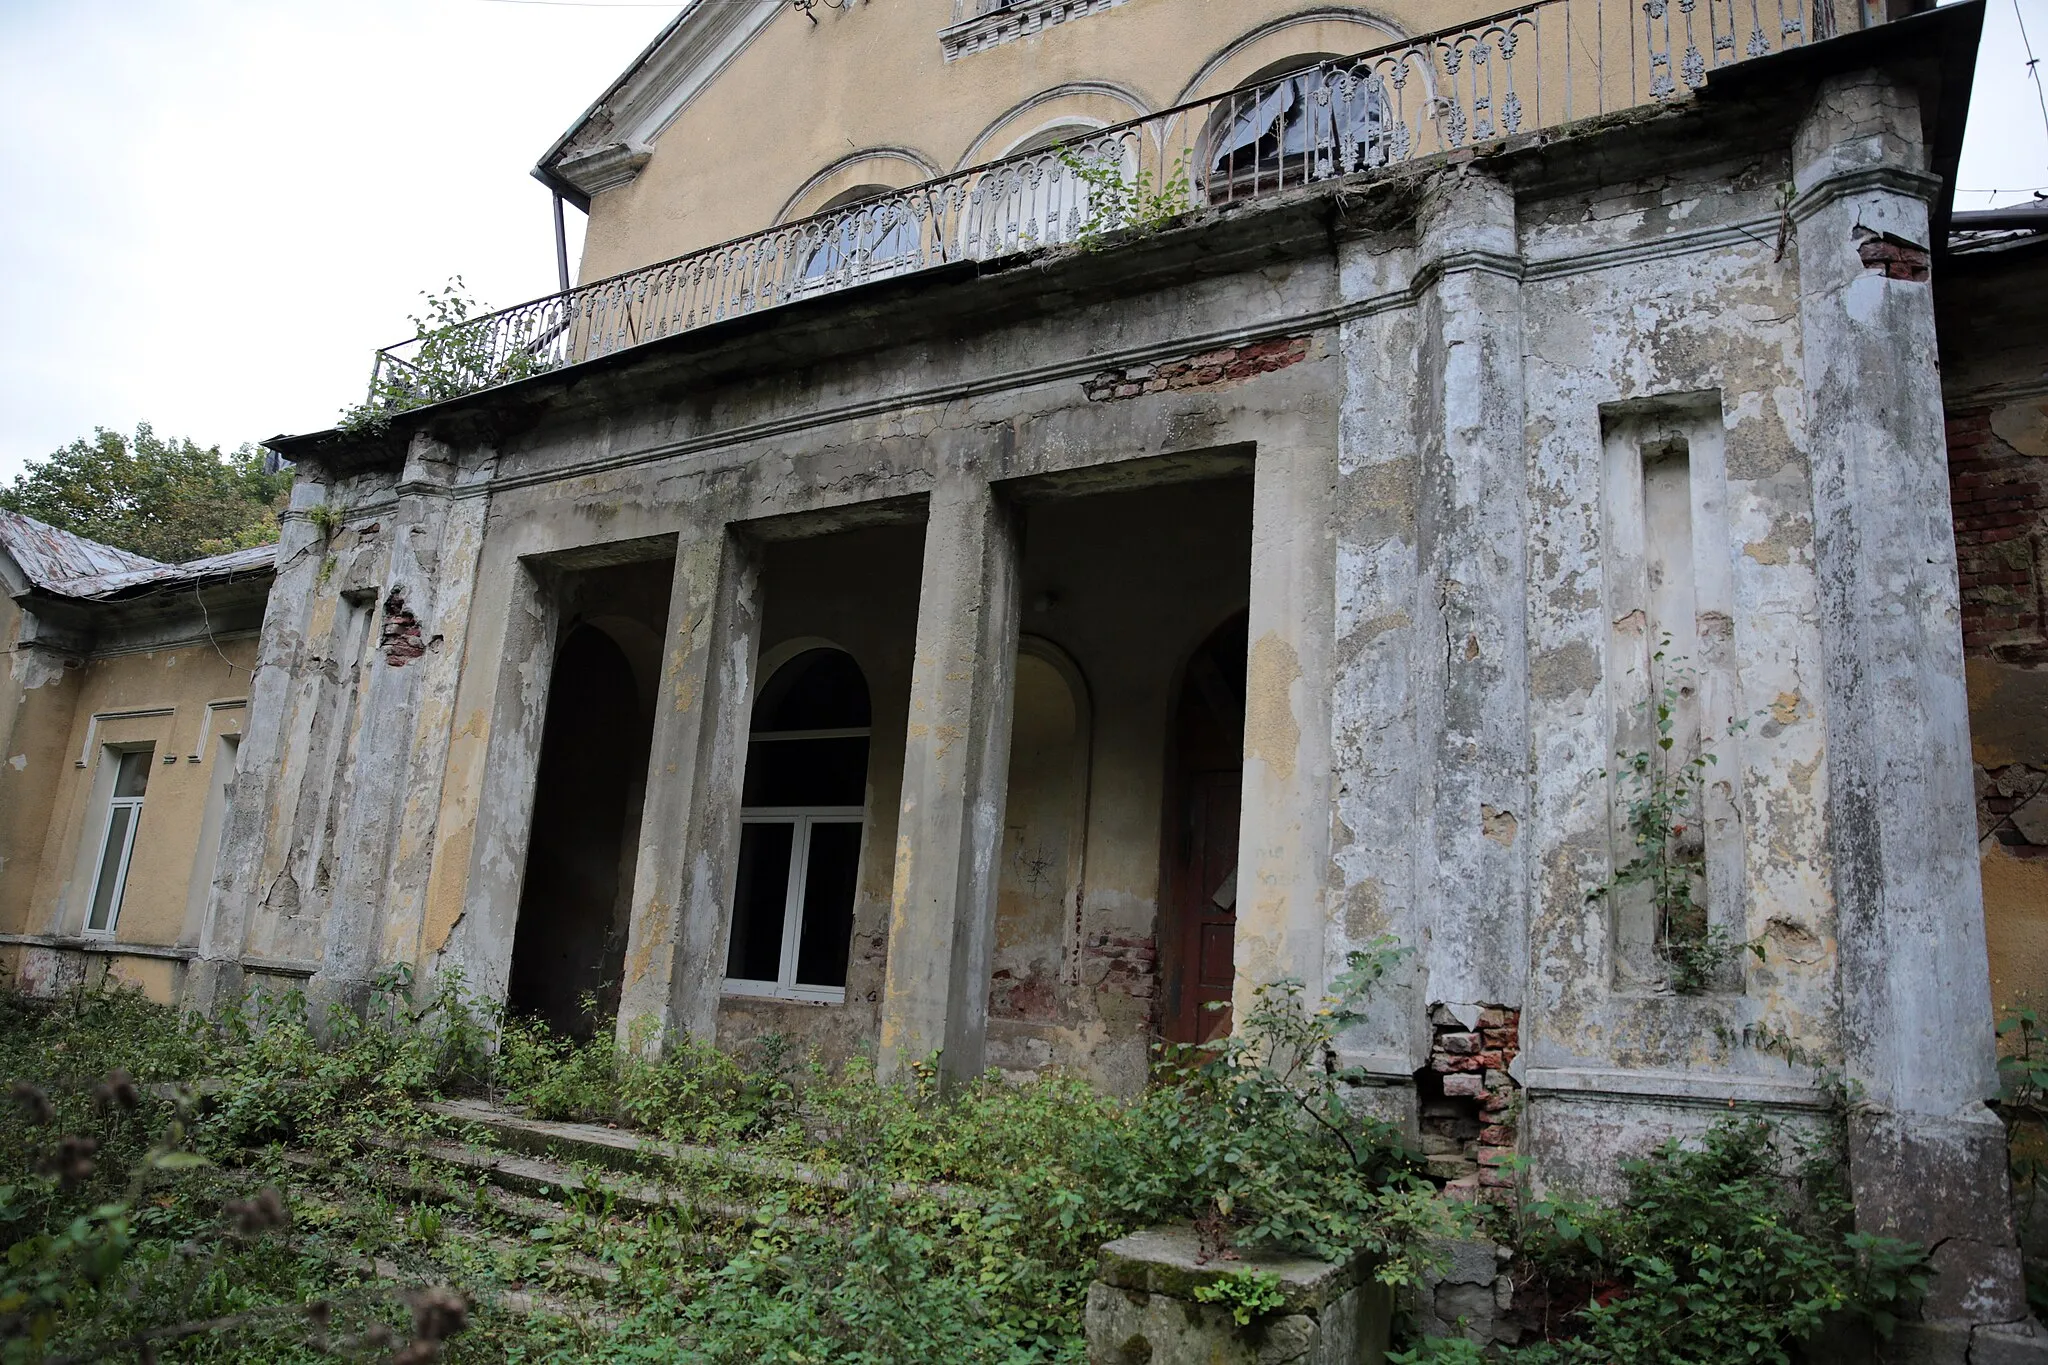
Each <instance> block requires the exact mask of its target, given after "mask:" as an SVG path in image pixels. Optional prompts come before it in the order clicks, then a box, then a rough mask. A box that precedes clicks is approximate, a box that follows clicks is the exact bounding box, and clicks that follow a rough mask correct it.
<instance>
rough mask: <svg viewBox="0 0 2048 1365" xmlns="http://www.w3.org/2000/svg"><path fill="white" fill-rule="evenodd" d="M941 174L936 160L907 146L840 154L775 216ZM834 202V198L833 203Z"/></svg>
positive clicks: (820, 208) (787, 218)
mask: <svg viewBox="0 0 2048 1365" xmlns="http://www.w3.org/2000/svg"><path fill="white" fill-rule="evenodd" d="M941 174H943V172H941V171H940V169H939V165H938V163H937V162H935V161H933V160H932V159H931V158H930V157H928V156H926V155H925V154H924V153H922V152H919V151H914V150H912V149H911V148H908V147H868V148H865V149H863V150H861V151H858V152H851V153H849V154H847V155H846V156H842V157H840V158H839V159H838V160H837V161H835V162H833V163H832V164H831V165H829V166H827V167H825V168H824V169H823V170H820V171H819V172H817V173H816V174H815V175H813V176H812V177H811V178H810V179H808V180H806V181H804V183H803V184H802V185H800V186H798V187H797V191H796V193H795V194H792V195H790V196H789V198H788V199H787V200H785V201H784V202H783V205H782V211H781V212H780V213H778V214H776V215H775V221H776V222H777V223H778V224H781V223H789V222H794V221H796V220H797V219H799V218H808V217H810V216H811V215H813V214H817V213H824V212H826V211H827V206H828V205H829V206H831V207H838V205H840V204H844V203H846V202H848V195H847V191H849V190H852V189H857V188H858V189H869V190H870V192H871V193H876V194H882V193H887V192H888V191H890V190H900V189H904V188H906V187H908V186H911V185H915V184H918V183H919V182H921V181H925V180H936V179H938V177H939V176H940V175H941ZM835 201H837V202H836V203H835Z"/></svg>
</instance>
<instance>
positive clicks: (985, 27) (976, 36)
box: [939, 0, 1126, 62]
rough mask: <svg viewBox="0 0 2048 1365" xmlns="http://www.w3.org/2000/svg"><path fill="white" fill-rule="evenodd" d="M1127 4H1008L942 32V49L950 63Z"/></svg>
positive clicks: (1093, 0)
mask: <svg viewBox="0 0 2048 1365" xmlns="http://www.w3.org/2000/svg"><path fill="white" fill-rule="evenodd" d="M1124 3H1126V0H1008V2H1007V3H1001V2H1000V0H999V3H998V5H997V7H996V8H994V9H991V10H989V12H988V13H986V14H978V15H976V16H975V17H974V18H972V19H966V20H963V21H961V22H960V23H957V24H953V25H951V26H949V27H947V28H942V29H940V30H939V48H940V50H941V51H943V52H944V53H945V54H946V60H947V61H949V62H952V61H958V60H959V59H960V58H962V57H965V56H969V55H970V54H972V53H976V52H986V51H988V50H989V49H990V48H993V47H1001V46H1003V45H1004V44H1005V43H1014V42H1017V41H1019V40H1020V39H1024V38H1033V37H1036V36H1037V35H1039V34H1041V33H1043V32H1045V31H1046V30H1047V29H1049V28H1052V27H1053V26H1055V25H1057V24H1065V23H1071V22H1072V21H1073V20H1076V19H1085V18H1087V17H1088V16H1089V15H1091V14H1101V13H1103V12H1104V11H1106V10H1113V9H1115V8H1117V7H1118V6H1119V5H1122V4H1124Z"/></svg>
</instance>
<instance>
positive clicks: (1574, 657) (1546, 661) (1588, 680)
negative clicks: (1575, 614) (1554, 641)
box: [1529, 640, 1600, 701]
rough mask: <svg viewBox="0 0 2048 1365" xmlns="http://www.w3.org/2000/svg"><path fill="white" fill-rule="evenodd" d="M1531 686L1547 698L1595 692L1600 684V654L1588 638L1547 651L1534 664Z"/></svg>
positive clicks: (1534, 690)
mask: <svg viewBox="0 0 2048 1365" xmlns="http://www.w3.org/2000/svg"><path fill="white" fill-rule="evenodd" d="M1529 686H1530V690H1531V691H1532V692H1534V693H1535V695H1536V696H1538V697H1540V698H1542V699H1543V700H1545V701H1562V700H1564V699H1565V698H1567V697H1572V696H1577V695H1579V694H1581V693H1587V692H1591V691H1593V690H1594V689H1595V688H1597V687H1599V686H1600V657H1599V655H1598V653H1596V652H1595V650H1594V648H1593V646H1592V645H1591V644H1589V643H1588V642H1586V641H1584V640H1578V641H1574V642H1573V643H1571V644H1569V645H1565V646H1563V647H1562V648H1559V649H1549V650H1545V651H1544V652H1543V653H1541V654H1539V655H1537V656H1536V659H1535V662H1534V663H1533V664H1532V665H1531V666H1530V669H1529Z"/></svg>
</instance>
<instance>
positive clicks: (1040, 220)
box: [370, 0, 1832, 410]
mask: <svg viewBox="0 0 2048 1365" xmlns="http://www.w3.org/2000/svg"><path fill="white" fill-rule="evenodd" d="M975 3H979V0H975ZM1831 3H1832V0H1814V3H1813V5H1812V8H1811V9H1809V8H1808V7H1807V5H1806V3H1805V2H1804V0H1536V3H1532V4H1527V5H1522V6H1520V7H1518V8H1515V9H1511V10H1506V11H1503V12H1501V13H1499V14H1495V15H1492V16H1490V17H1488V18H1486V19H1482V20H1478V21H1476V22H1473V23H1470V24H1464V25H1461V26H1458V27H1455V28H1447V29H1443V30H1440V31H1438V32H1436V33H1430V34H1425V35H1422V36H1420V37H1416V38H1410V39H1406V40H1403V41H1401V42H1397V43H1389V44H1387V45H1386V46H1384V47H1378V48H1374V49H1372V50H1370V51H1367V52H1362V53H1359V54H1358V55H1356V56H1353V57H1347V58H1344V59H1342V60H1337V61H1329V62H1324V63H1322V64H1321V65H1319V66H1313V67H1309V68H1307V69H1305V70H1302V71H1298V72H1295V73H1292V74H1289V75H1285V76H1279V77H1275V78H1273V79H1271V80H1266V81H1262V82H1259V83H1257V84H1255V85H1251V86H1248V87H1245V88H1242V89H1238V90H1233V91H1231V92H1229V93H1227V94H1223V95H1217V96H1214V97H1211V98H1208V99H1202V100H1196V101H1193V102H1190V103H1187V104H1182V105H1179V106H1176V107H1174V108H1172V109H1166V110H1162V111H1160V112H1158V113H1155V114H1149V115H1147V116H1145V117H1143V118H1139V119H1134V120H1132V121H1130V122H1128V123H1123V124H1118V125H1115V126H1113V127H1108V128H1102V129H1099V130H1095V131H1092V132H1090V133H1088V134H1087V135H1086V136H1085V137H1081V138H1077V139H1076V140H1074V141H1072V142H1070V143H1068V144H1066V145H1064V146H1060V147H1054V148H1050V149H1046V150H1040V151H1033V152H1029V153H1025V154H1022V155H1017V156H1011V157H1006V158H1004V159H1002V160H999V161H993V162H990V163H987V164H985V165H981V166H975V167H972V168H970V169H967V170H963V171H957V172H955V173H953V174H951V175H945V176H940V177H939V178H938V179H936V180H928V181H926V182H924V183H923V184H920V185H912V186H910V187H909V188H907V189H902V190H896V191H892V192H891V193H889V194H886V195H883V196H880V197H878V198H875V199H870V200H867V201H864V202H862V203H859V204H855V205H850V206H847V207H844V208H840V209H836V210H833V211H831V212H828V213H821V214H817V215H815V216H813V217H810V218H805V219H802V220H799V221H796V222H790V223H784V224H781V225H779V226H776V227H771V228H768V229H765V230H763V231H760V232H756V233H752V234H750V235H748V236H745V237H740V238H736V239H734V240H732V241H728V242H722V243H719V244H718V245H716V246H710V247H705V248H704V249H702V250H699V251H693V252H690V253H689V254H688V255H684V256H678V257H676V258H674V259H672V260H667V261H663V262H661V263H659V264H657V265H651V266H646V267H644V268H642V269H639V270H633V271H629V272H627V273H625V274H623V275H615V276H613V277H611V278H609V279H604V280H599V281H596V282H595V283H592V284H586V285H581V286H578V287H577V288H575V289H571V290H569V291H568V292H566V293H561V294H554V295H551V296H549V297H547V298H543V299H537V300H534V301H533V302H531V303H523V304H520V305H518V306H517V307H513V308H507V309H504V310H503V311H501V312H496V313H491V314H488V315H485V316H482V317H478V318H473V319H469V320H466V321H464V322H461V323H458V324H456V325H455V326H453V327H450V328H445V329H441V330H440V331H438V332H434V333H431V334H429V335H426V336H421V337H414V338H412V339H411V340H409V341H405V342H401V343H399V344H397V345H395V346H389V347H386V348H385V349H383V350H381V351H379V352H378V353H377V360H376V367H375V369H374V370H373V371H372V375H371V384H370V405H371V407H372V408H380V407H381V408H384V409H387V410H399V409H403V408H407V407H416V406H422V405H424V404H426V403H430V402H438V401H440V400H442V399H445V398H450V397H454V396H456V395H458V394H462V393H471V392H475V391H477V390H480V389H487V388H492V387H495V386H497V385H500V384H505V383H511V382H513V381H515V380H518V379H524V378H527V377H529V376H532V375H535V374H539V373H542V372H545V371H548V370H553V369H557V368H560V367H562V366H565V365H573V364H577V363H580V362H582V361H586V360H593V359H596V358H598V357H600V356H605V355H610V354H612V353H614V352H617V351H621V350H625V349H627V348H630V347H633V346H638V345H642V344H644V343H646V342H649V341H654V340H657V339H659V338H662V337H666V336H672V335H674V334H676V333H678V332H685V331H688V330H690V329H692V328H695V327H701V326H704V325H706V324H707V323H713V322H718V321H721V320H723V319H725V318H730V317H736V316H740V315H743V314H747V313H753V312H757V311H759V310H761V309H764V308H773V307H776V306H779V305H781V304H785V303H790V302H793V301H795V300H798V299H805V298H810V297H813V296H815V295H819V294H825V293H831V292H834V291H837V290H841V289H847V288H851V287H852V286H854V285H859V284H865V283H869V282H871V281H875V280H879V279H885V278H889V277H892V276H896V275H903V274H908V273H911V272H913V271H918V270H923V269H927V268H930V267H933V266H938V265H943V264H946V263H949V262H956V261H970V260H990V259H993V258H996V257H1001V256H1007V255H1012V254H1015V253H1018V252H1023V251H1028V250H1031V249H1034V248H1037V247H1045V246H1057V245H1065V244H1072V243H1077V242H1086V241H1089V240H1091V239H1093V238H1095V237H1096V236H1098V235H1100V234H1103V233H1106V232H1114V231H1116V230H1118V229H1119V228H1122V227H1125V226H1129V225H1131V224H1133V223H1134V222H1135V223H1140V224H1143V223H1151V222H1157V221H1159V220H1161V219H1162V218H1165V217H1167V216H1170V215H1171V214H1173V213H1176V212H1180V211H1184V210H1188V209H1194V208H1200V207H1205V206H1207V207H1213V206H1221V205H1228V204H1233V203H1238V202H1241V201H1244V200H1247V199H1254V198H1259V197H1262V196H1265V195H1271V194H1275V193H1278V192H1280V191H1283V190H1288V189H1294V188H1297V187H1300V186H1303V185H1308V184H1313V183H1315V182H1318V181H1323V180H1329V179H1334V178H1338V177H1342V176H1348V175H1354V174H1358V173H1361V172H1370V171H1373V170H1376V169H1380V168H1384V167H1387V166H1391V165H1396V164H1398V163H1401V162H1405V161H1409V160H1412V159H1414V158H1417V157H1422V156H1428V155H1431V154H1433V153H1437V152H1446V151H1451V150H1454V149H1457V148H1461V147H1470V146H1473V145H1475V144H1477V143H1483V142H1487V141H1490V140H1492V139H1495V138H1499V137H1506V136H1511V135H1513V134H1517V133H1526V132H1532V131H1536V130H1540V129H1544V128H1550V127H1555V126H1557V125H1559V124H1563V123H1567V122H1570V121H1571V120H1573V119H1576V118H1584V117H1587V116H1589V115H1594V114H1601V113H1607V112H1610V111H1613V110H1617V109H1623V108H1630V107H1634V106H1637V105H1643V104H1653V103H1664V102H1669V101H1671V100H1674V99H1678V98H1682V97H1684V96H1686V95H1689V94H1691V93H1692V92H1693V91H1695V90H1698V89H1699V88H1700V87H1701V86H1703V85H1704V84H1705V83H1706V80H1707V75H1708V72H1709V71H1711V70H1713V69H1715V68H1717V67H1722V66H1728V65H1730V64H1733V63H1735V62H1739V61H1744V60H1747V59H1749V58H1753V57H1760V56H1765V55H1768V54H1771V53H1774V52H1780V51H1784V50H1785V49H1787V48H1791V47H1795V46H1799V45H1802V44H1805V43H1808V42H1811V41H1813V40H1815V39H1816V38H1818V37H1822V36H1826V34H1827V33H1829V32H1831V31H1832V18H1831V15H1832V12H1831V10H1830V9H1829V5H1830V4H1831Z"/></svg>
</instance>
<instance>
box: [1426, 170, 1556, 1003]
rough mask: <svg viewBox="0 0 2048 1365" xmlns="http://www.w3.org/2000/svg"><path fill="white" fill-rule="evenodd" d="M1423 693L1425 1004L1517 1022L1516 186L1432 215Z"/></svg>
mask: <svg viewBox="0 0 2048 1365" xmlns="http://www.w3.org/2000/svg"><path fill="white" fill-rule="evenodd" d="M1418 227H1419V234H1418V235H1419V238H1420V242H1419V248H1418V253H1417V254H1418V261H1417V272H1416V273H1417V276H1418V278H1419V279H1420V280H1421V281H1422V282H1423V289H1422V295H1421V302H1420V314H1421V317H1420V324H1421V325H1420V327H1419V333H1420V336H1419V346H1418V356H1417V358H1418V362H1419V365H1418V369H1419V382H1420V385H1421V392H1420V395H1419V398H1420V402H1419V405H1418V406H1419V407H1420V410H1421V417H1422V420H1421V422H1420V424H1419V426H1420V431H1419V436H1420V440H1419V442H1418V444H1419V446H1420V450H1419V456H1420V464H1421V467H1420V471H1419V475H1420V483H1421V488H1420V494H1421V496H1420V497H1419V499H1418V502H1417V508H1416V543H1417V549H1418V552H1419V554H1420V557H1421V562H1422V566H1423V571H1422V576H1421V578H1422V581H1421V587H1422V592H1421V593H1420V595H1419V597H1418V599H1417V601H1416V607H1415V610H1416V623H1417V628H1416V631H1415V635H1414V639H1415V641H1416V644H1417V649H1416V651H1415V656H1414V659H1415V662H1414V671H1415V677H1414V679H1413V681H1412V682H1411V686H1412V687H1413V689H1414V697H1415V703H1416V713H1417V722H1418V728H1419V730H1420V732H1421V736H1420V737H1421V742H1420V746H1419V747H1420V749H1421V752H1422V757H1423V764H1422V771H1423V773H1424V776H1423V778H1422V779H1421V785H1422V792H1421V815H1422V829H1424V830H1426V831H1427V833H1426V835H1424V838H1425V839H1426V840H1427V842H1428V846H1429V847H1428V852H1427V853H1426V854H1424V855H1423V858H1422V859H1421V865H1420V866H1419V867H1418V869H1417V871H1418V872H1419V873H1420V882H1419V887H1420V888H1426V890H1423V892H1422V895H1421V901H1422V904H1423V906H1424V914H1425V921H1426V922H1427V923H1429V924H1430V925H1431V926H1432V928H1431V936H1430V944H1429V952H1428V959H1427V966H1428V972H1429V997H1430V999H1431V1000H1432V1001H1445V1002H1450V1003H1464V1004H1482V1003H1483V1004H1504V1005H1509V1006H1513V1007H1516V1008H1519V1007H1520V1006H1521V1004H1522V992H1523V981H1524V979H1525V976H1526V972H1527V960H1528V918H1529V917H1528V907H1527V903H1526V901H1527V895H1528V878H1527V870H1526V869H1527V858H1526V856H1525V852H1526V849H1527V847H1528V840H1527V838H1526V837H1525V836H1524V834H1523V832H1522V825H1523V824H1524V823H1525V822H1527V821H1528V820H1529V816H1530V802H1529V724H1528V716H1529V702H1528V699H1529V648H1528V625H1527V619H1526V612H1527V597H1526V593H1527V588H1526V584H1527V579H1528V566H1527V557H1526V551H1525V549H1524V545H1525V538H1526V527H1527V522H1528V515H1529V508H1528V460H1527V456H1526V454H1525V453H1524V449H1523V434H1522V299H1521V292H1522V286H1521V273H1522V269H1521V265H1522V263H1521V255H1520V248H1519V243H1518V240H1517V234H1516V230H1515V199H1514V194H1513V192H1512V191H1511V190H1509V189H1508V188H1507V186H1505V185H1503V184H1501V183H1500V182H1499V181H1497V180H1493V179H1490V178H1488V177H1486V176H1481V175H1477V174H1474V173H1472V172H1470V171H1465V170H1458V171H1453V172H1450V173H1448V174H1446V175H1444V176H1442V177H1440V178H1439V179H1438V180H1437V181H1436V183H1435V184H1434V185H1433V186H1431V188H1430V191H1429V194H1428V195H1427V197H1426V198H1425V200H1424V202H1423V206H1422V210H1421V215H1420V222H1419V224H1418Z"/></svg>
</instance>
